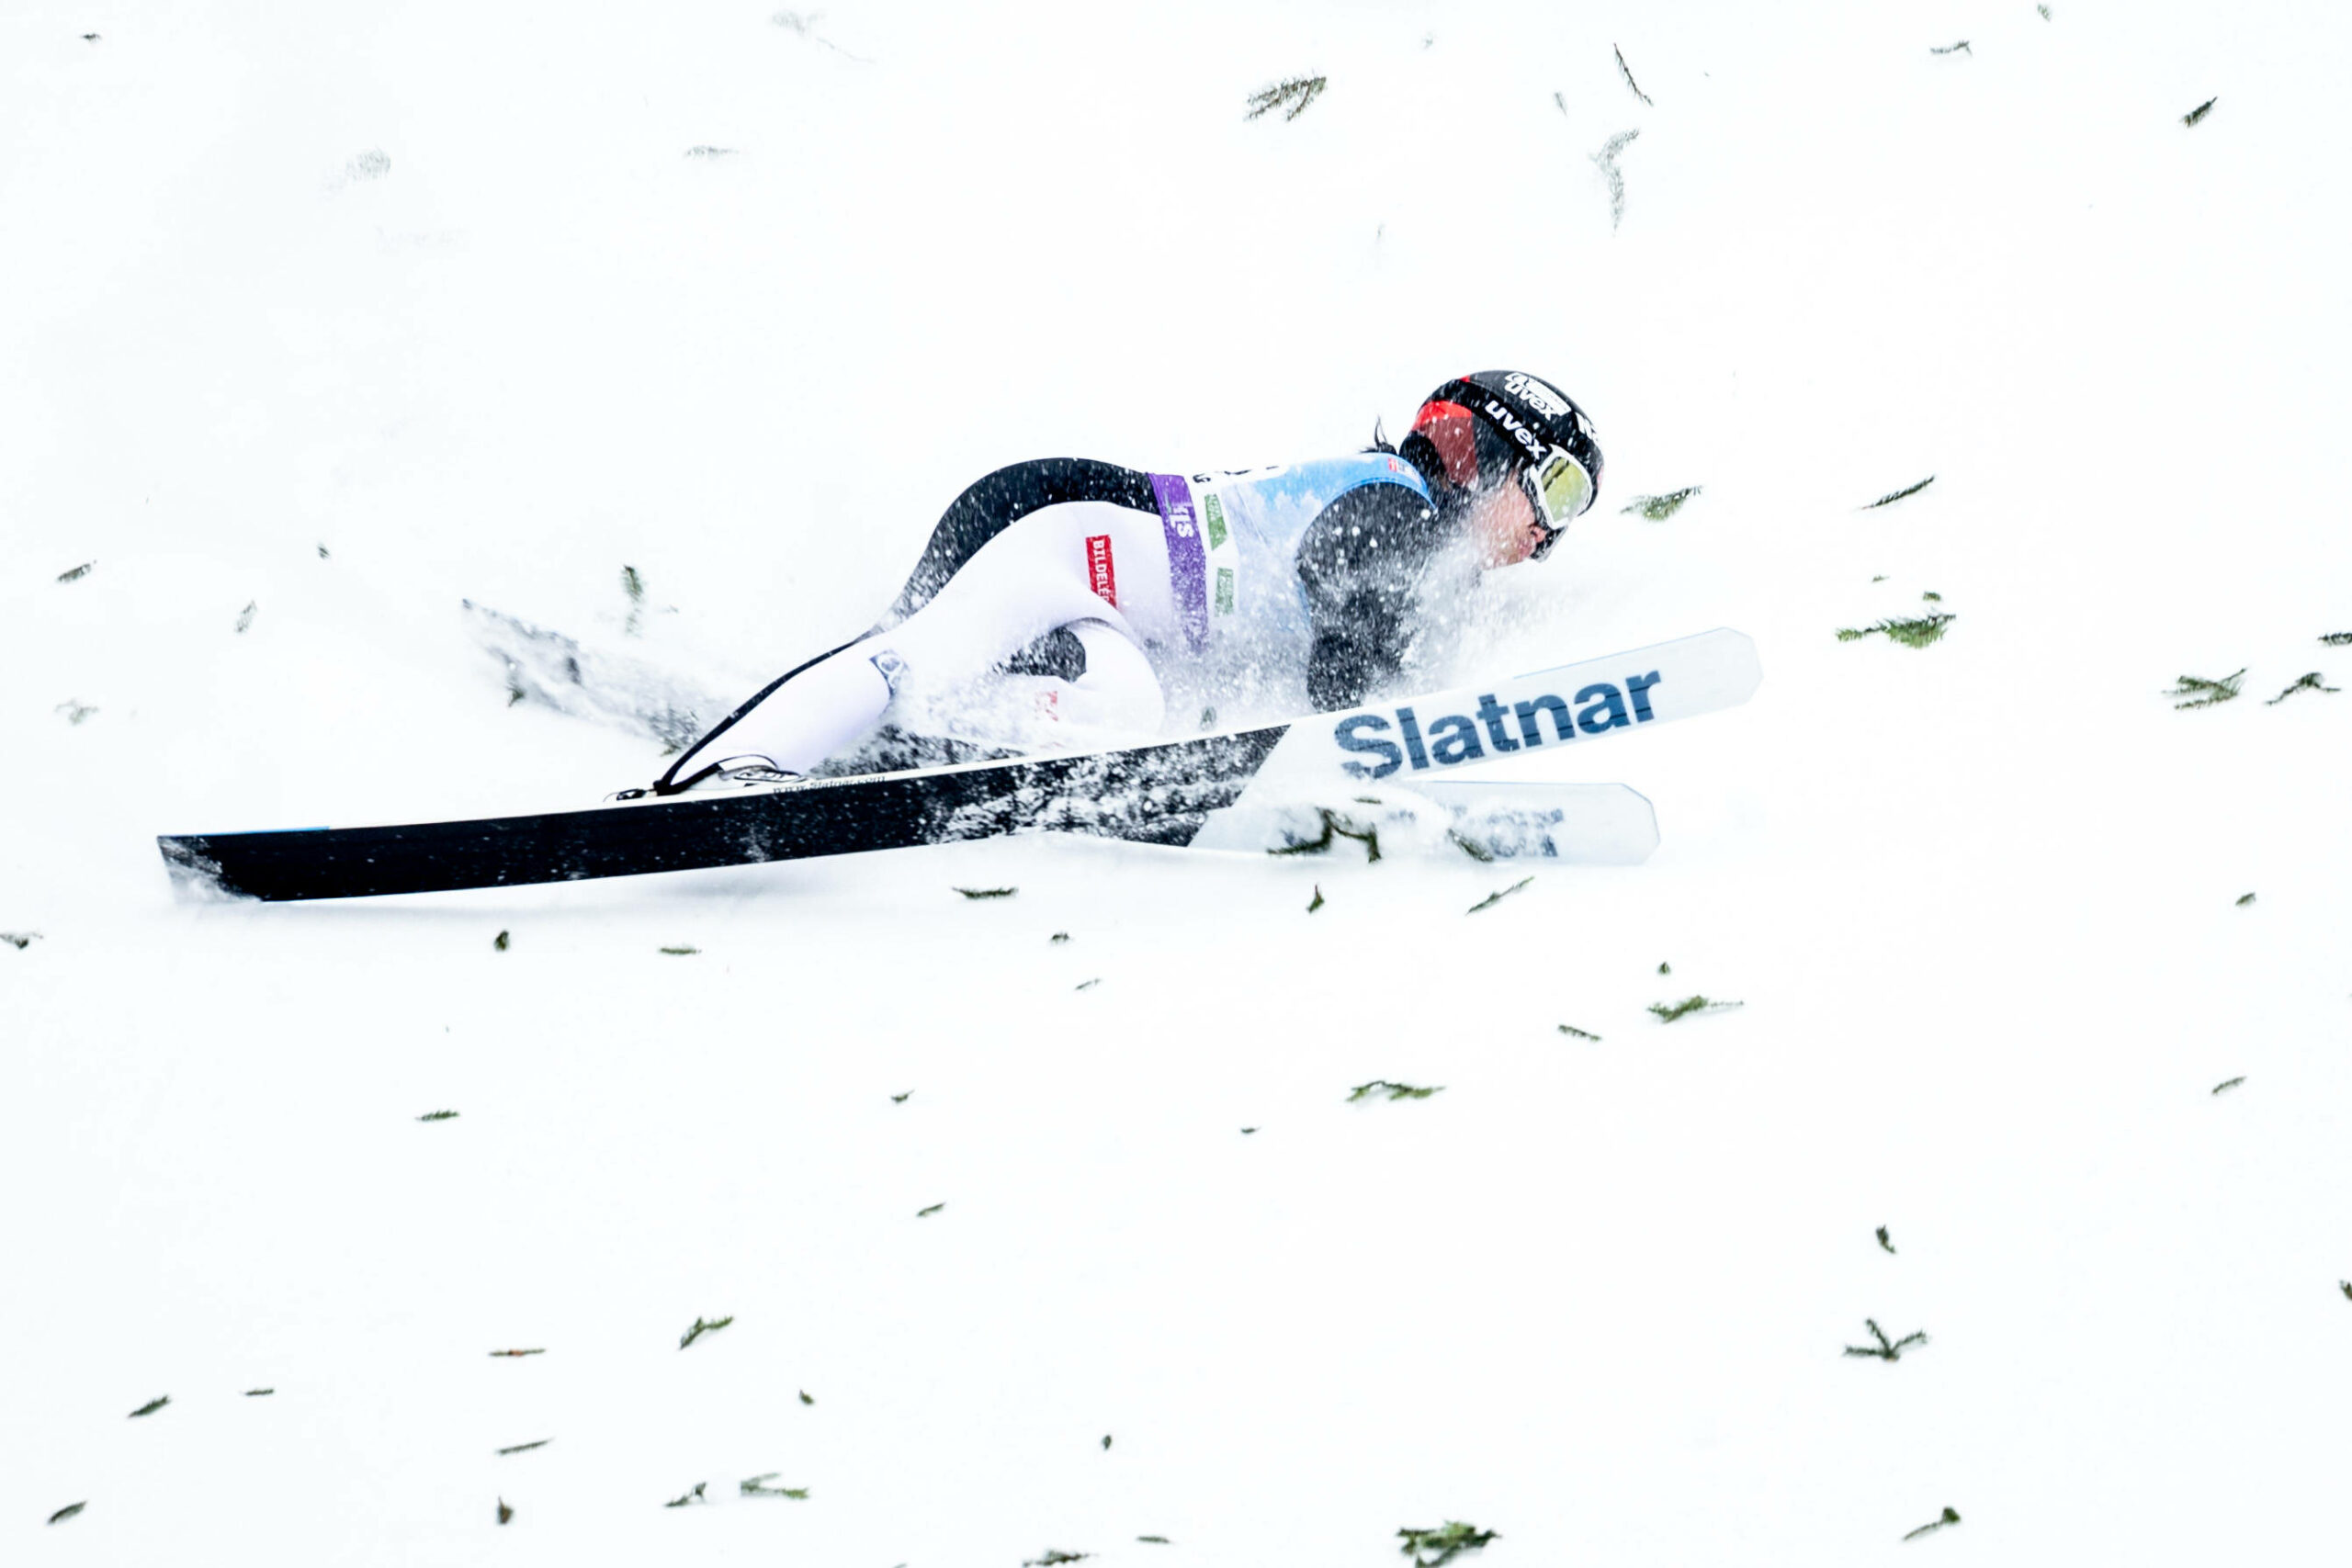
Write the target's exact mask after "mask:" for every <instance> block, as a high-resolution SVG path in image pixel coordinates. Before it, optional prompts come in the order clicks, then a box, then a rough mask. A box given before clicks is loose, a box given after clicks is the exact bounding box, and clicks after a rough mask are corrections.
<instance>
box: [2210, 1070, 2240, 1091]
mask: <svg viewBox="0 0 2352 1568" xmlns="http://www.w3.org/2000/svg"><path fill="white" fill-rule="evenodd" d="M2244 1082H2245V1074H2243V1073H2241V1074H2239V1075H2238V1076H2237V1077H2233V1078H2223V1079H2222V1081H2221V1082H2220V1083H2217V1084H2215V1085H2214V1086H2213V1092H2214V1093H2215V1094H2219V1093H2221V1092H2222V1090H2223V1089H2235V1088H2237V1087H2238V1085H2240V1084H2242V1083H2244Z"/></svg>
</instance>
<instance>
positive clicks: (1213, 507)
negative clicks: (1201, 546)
mask: <svg viewBox="0 0 2352 1568" xmlns="http://www.w3.org/2000/svg"><path fill="white" fill-rule="evenodd" d="M1201 505H1202V508H1203V509H1204V513H1206V515H1207V517H1208V523H1209V548H1211V549H1213V550H1221V549H1223V548H1224V547H1225V508H1224V507H1223V506H1221V505H1219V504H1218V503H1217V499H1216V496H1214V495H1204V496H1203V497H1201Z"/></svg>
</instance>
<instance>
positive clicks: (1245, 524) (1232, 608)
mask: <svg viewBox="0 0 2352 1568" xmlns="http://www.w3.org/2000/svg"><path fill="white" fill-rule="evenodd" d="M1159 478H1161V476H1155V479H1159ZM1165 478H1166V479H1177V480H1178V484H1179V486H1180V487H1181V488H1182V490H1183V491H1184V492H1185V496H1184V499H1185V500H1186V501H1188V502H1190V508H1189V514H1180V513H1175V512H1173V511H1171V509H1170V503H1169V491H1168V488H1167V487H1166V486H1164V485H1163V486H1162V489H1161V495H1162V501H1161V509H1162V512H1163V514H1166V515H1170V516H1172V517H1178V518H1179V520H1180V524H1179V525H1181V524H1183V523H1189V524H1190V525H1193V526H1194V527H1196V528H1197V529H1198V534H1199V544H1198V545H1197V546H1193V547H1192V549H1190V550H1188V551H1187V552H1186V553H1187V554H1188V555H1194V554H1195V552H1196V553H1197V554H1196V558H1198V559H1199V561H1200V565H1199V567H1198V568H1197V569H1194V570H1197V573H1198V575H1197V579H1196V581H1197V582H1198V584H1199V586H1198V588H1197V589H1196V590H1194V592H1197V593H1198V594H1199V596H1200V598H1201V600H1202V601H1204V603H1203V604H1202V606H1201V608H1202V609H1203V610H1204V611H1205V615H1204V616H1203V617H1202V620H1201V621H1200V622H1190V621H1189V618H1188V617H1186V616H1185V615H1184V613H1183V607H1182V606H1180V608H1179V612H1178V614H1179V618H1180V619H1187V620H1188V624H1193V625H1200V624H1204V626H1205V634H1206V635H1205V637H1204V638H1202V639H1201V643H1202V644H1205V643H1208V642H1225V641H1227V640H1228V639H1236V638H1238V640H1240V641H1243V642H1246V643H1249V644H1250V645H1252V646H1253V648H1255V649H1258V650H1259V651H1260V652H1261V653H1265V654H1272V653H1273V652H1275V645H1279V644H1283V643H1287V642H1292V641H1295V642H1296V644H1297V655H1298V657H1299V658H1300V659H1301V660H1304V659H1305V657H1306V637H1307V626H1306V592H1305V590H1304V589H1303V588H1302V587H1301V585H1300V583H1299V581H1298V564H1297V563H1298V546H1299V541H1300V539H1302V538H1303V537H1304V536H1306V530H1307V526H1308V525H1310V524H1312V523H1313V522H1314V521H1315V520H1316V518H1317V517H1319V516H1321V515H1322V514H1323V512H1324V509H1325V508H1327V507H1329V505H1330V504H1331V503H1332V502H1335V501H1337V500H1339V499H1340V497H1341V496H1343V495H1345V494H1347V493H1348V491H1351V490H1355V489H1358V488H1360V487H1362V486H1363V485H1369V484H1397V485H1403V486H1404V487H1405V488H1406V489H1408V490H1409V491H1412V492H1413V493H1414V494H1415V495H1418V496H1419V497H1420V498H1421V499H1422V500H1424V501H1427V500H1428V499H1429V487H1428V485H1427V484H1425V483H1424V482H1423V481H1422V479H1421V476H1420V473H1419V470H1417V469H1416V468H1414V467H1413V465H1412V464H1410V463H1408V462H1407V461H1405V459H1403V458H1402V457H1397V456H1395V455H1393V454H1391V453H1386V452H1359V453H1356V454H1354V455H1352V456H1351V457H1327V458H1322V459H1320V460H1318V461H1316V462H1311V463H1293V464H1288V465H1285V466H1283V467H1279V468H1245V469H1241V470H1238V471H1228V472H1224V473H1200V474H1191V475H1186V476H1182V478H1181V479H1180V478H1179V476H1174V475H1170V476H1165ZM1170 542H1171V543H1175V541H1174V540H1171V541H1170ZM1186 543H1187V544H1189V543H1190V541H1189V540H1187V541H1186ZM1177 577H1178V594H1179V597H1180V599H1181V598H1184V597H1187V594H1186V592H1185V591H1186V590H1187V589H1188V588H1191V587H1192V586H1193V582H1192V581H1188V580H1193V578H1194V571H1193V570H1179V571H1178V572H1177ZM1202 650H1203V649H1202V646H1200V645H1196V646H1195V647H1194V649H1193V651H1194V652H1199V651H1202Z"/></svg>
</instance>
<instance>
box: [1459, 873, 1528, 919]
mask: <svg viewBox="0 0 2352 1568" xmlns="http://www.w3.org/2000/svg"><path fill="white" fill-rule="evenodd" d="M1534 880H1535V879H1534V878H1533V877H1532V876H1522V877H1521V878H1520V879H1519V880H1518V881H1517V882H1514V883H1512V884H1511V885H1510V886H1509V887H1506V888H1503V889H1502V890H1501V891H1500V892H1497V893H1489V894H1487V896H1486V897H1484V898H1481V899H1479V900H1478V901H1477V902H1476V903H1475V904H1473V905H1471V906H1470V907H1469V908H1467V909H1464V910H1463V911H1462V912H1463V913H1464V914H1465V915H1475V914H1476V913H1477V912H1478V911H1479V910H1481V909H1491V908H1494V907H1495V906H1496V905H1498V904H1499V903H1501V902H1502V901H1503V900H1504V899H1506V898H1508V897H1510V896H1511V895H1512V894H1514V893H1516V892H1518V891H1519V890H1520V889H1521V888H1522V887H1525V886H1527V885H1528V884H1529V883H1531V882H1533V881H1534Z"/></svg>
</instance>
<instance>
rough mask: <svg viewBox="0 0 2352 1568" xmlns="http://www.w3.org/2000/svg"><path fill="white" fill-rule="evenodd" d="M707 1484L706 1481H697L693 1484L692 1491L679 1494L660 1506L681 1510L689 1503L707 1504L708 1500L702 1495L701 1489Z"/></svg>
mask: <svg viewBox="0 0 2352 1568" xmlns="http://www.w3.org/2000/svg"><path fill="white" fill-rule="evenodd" d="M709 1484H710V1483H709V1482H707V1481H697V1482H695V1484H694V1490H692V1491H690V1492H681V1493H679V1494H678V1495H676V1496H675V1497H673V1498H671V1499H670V1500H669V1501H668V1502H666V1503H664V1504H662V1506H663V1507H665V1508H683V1507H684V1506H686V1505H687V1504H689V1503H707V1502H709V1501H710V1499H709V1498H707V1497H706V1496H704V1495H703V1488H704V1487H706V1486H707V1485H709Z"/></svg>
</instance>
